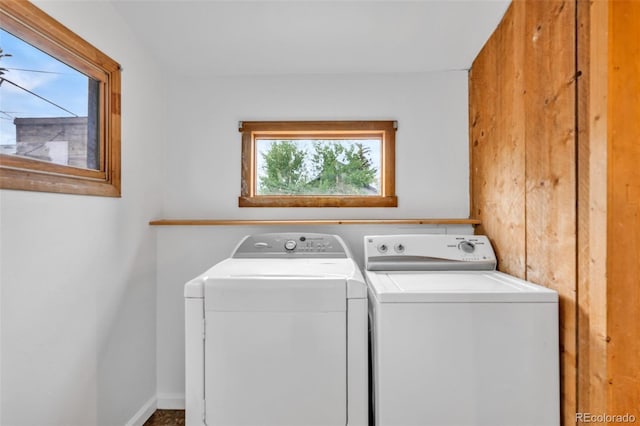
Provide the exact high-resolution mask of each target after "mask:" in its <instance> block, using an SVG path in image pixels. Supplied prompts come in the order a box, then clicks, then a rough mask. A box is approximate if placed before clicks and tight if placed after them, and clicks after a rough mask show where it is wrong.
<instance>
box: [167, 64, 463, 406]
mask: <svg viewBox="0 0 640 426" xmlns="http://www.w3.org/2000/svg"><path fill="white" fill-rule="evenodd" d="M169 90H170V95H169V100H170V102H169V121H168V123H169V130H168V135H169V142H168V149H167V168H166V176H167V177H166V181H165V182H166V184H165V196H164V199H165V204H164V209H165V217H171V218H208V219H215V218H218V219H229V218H231V219H253V218H258V219H300V218H343V219H345V218H374V219H380V218H438V217H440V218H454V217H455V218H466V217H468V215H469V186H468V180H469V162H468V158H469V155H468V115H467V107H468V98H467V72H466V71H451V72H433V73H421V74H362V75H348V74H345V75H285V76H236V77H219V78H210V79H200V80H198V79H188V80H187V79H180V78H176V79H174V80H172V82H171V86H170V89H169ZM358 119H367V120H369V119H382V120H384V119H393V120H398V123H399V130H398V133H397V138H396V144H397V147H396V188H397V195H398V199H399V206H398V208H388V209H355V208H354V209H347V208H340V209H338V208H324V209H291V208H290V209H284V208H280V209H274V208H253V209H252V208H243V209H240V208H238V207H237V205H238V202H237V198H238V195H239V193H240V148H241V146H240V133H239V132H238V129H237V126H238V121H240V120H358ZM287 230H288V231H291V230H293V231H301V232H328V233H337V234H340V235H342V236H343V237H344V238H345V240H346V241H347V243H348V244H349V245H350V246H351V247H352V250H353V251H354V255H355V256H356V258H357V259H358V261H359V262H362V244H363V243H362V237H363V236H364V235H367V234H378V233H420V232H452V233H472V232H473V229H472V228H471V227H470V226H450V227H429V226H384V225H371V226H369V225H367V226H360V225H353V226H346V225H340V226H315V227H308V226H290V227H270V226H221V227H159V228H157V233H158V299H157V300H158V398H159V401H158V403H159V405H160V406H161V407H164V408H179V407H181V406H182V404H183V402H182V399H183V398H184V353H183V352H184V343H183V342H184V308H183V297H182V288H183V285H184V283H185V282H186V281H188V280H189V279H191V278H193V277H195V276H196V275H198V274H200V273H201V272H203V271H205V270H206V269H208V268H209V267H210V266H212V265H213V264H215V263H216V262H218V261H220V260H222V259H223V258H225V257H227V256H229V254H230V251H231V249H232V248H233V247H234V245H235V244H236V243H237V242H238V241H239V239H240V238H241V237H242V236H244V235H247V234H252V233H258V232H282V231H287Z"/></svg>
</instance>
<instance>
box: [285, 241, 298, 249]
mask: <svg viewBox="0 0 640 426" xmlns="http://www.w3.org/2000/svg"><path fill="white" fill-rule="evenodd" d="M297 245H298V243H296V242H295V240H287V241H285V243H284V248H285V249H286V250H288V251H292V250H295V248H296V246H297Z"/></svg>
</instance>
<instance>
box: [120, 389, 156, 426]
mask: <svg viewBox="0 0 640 426" xmlns="http://www.w3.org/2000/svg"><path fill="white" fill-rule="evenodd" d="M156 408H158V398H156V397H155V396H154V397H152V398H151V399H149V401H147V402H146V403H145V404H144V405H143V406H142V408H140V409H139V410H138V412H137V413H136V414H134V415H133V417H131V419H130V420H129V421H128V422H127V424H126V425H125V426H143V425H144V422H146V421H147V420H148V419H149V417H151V415H152V414H153V413H154V412H155V411H156Z"/></svg>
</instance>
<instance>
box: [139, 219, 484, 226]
mask: <svg viewBox="0 0 640 426" xmlns="http://www.w3.org/2000/svg"><path fill="white" fill-rule="evenodd" d="M480 223H481V222H480V220H479V219H283V220H260V219H256V220H252V219H250V220H237V219H229V220H226V219H156V220H152V221H150V222H149V225H152V226H224V225H230V226H234V225H235V226H238V225H473V226H476V225H480Z"/></svg>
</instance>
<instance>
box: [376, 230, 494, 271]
mask: <svg viewBox="0 0 640 426" xmlns="http://www.w3.org/2000/svg"><path fill="white" fill-rule="evenodd" d="M364 255H365V268H366V269H367V270H369V271H399V270H400V271H443V270H446V271H456V270H460V271H468V270H495V269H496V266H497V261H496V255H495V253H494V251H493V248H492V247H491V242H490V241H489V239H488V238H487V237H486V236H484V235H446V234H445V235H443V234H411V235H375V236H367V237H364Z"/></svg>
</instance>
